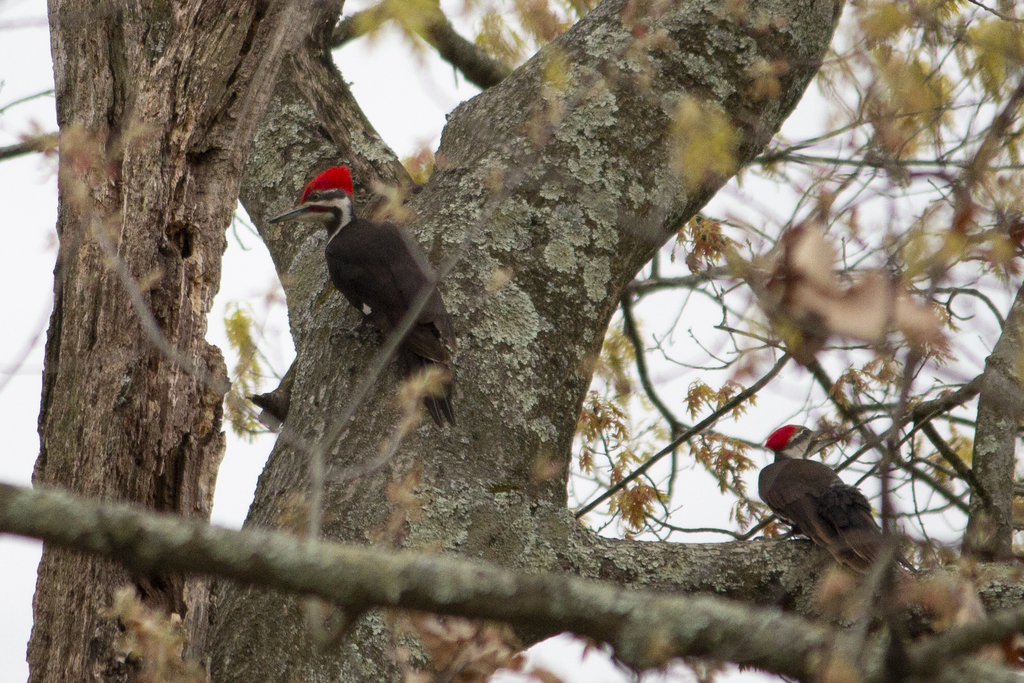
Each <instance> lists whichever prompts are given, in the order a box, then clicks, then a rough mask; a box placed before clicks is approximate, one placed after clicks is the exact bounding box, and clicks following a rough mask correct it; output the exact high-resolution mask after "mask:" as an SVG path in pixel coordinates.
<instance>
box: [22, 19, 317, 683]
mask: <svg viewBox="0 0 1024 683" xmlns="http://www.w3.org/2000/svg"><path fill="white" fill-rule="evenodd" d="M296 8H297V9H292V8H289V6H288V4H287V3H278V4H277V5H272V6H266V5H261V4H259V3H242V5H239V4H238V3H230V2H200V1H199V0H194V1H192V2H188V3H180V4H179V3H173V4H167V3H141V4H136V3H117V2H110V3H104V4H101V5H97V4H96V3H95V2H92V1H83V0H51V1H50V3H49V15H50V26H51V47H52V53H53V62H54V76H55V78H54V81H55V84H56V99H57V121H58V124H59V125H60V176H59V213H58V222H57V233H58V236H59V238H60V248H59V253H58V259H57V267H56V272H55V284H54V295H55V296H54V310H53V314H52V317H51V320H50V328H49V333H48V336H47V344H46V356H45V368H44V375H43V395H42V405H41V409H40V416H39V434H40V455H39V459H38V461H37V463H36V468H35V473H34V481H35V482H36V484H37V485H50V486H60V487H64V488H68V489H70V490H72V491H76V492H79V493H82V494H85V495H88V496H92V497H95V498H101V499H114V500H125V501H132V502H135V503H140V504H142V505H145V506H146V507H149V508H152V509H154V510H161V511H169V512H175V513H178V514H181V515H185V516H189V517H200V518H204V519H205V518H208V517H209V513H210V507H211V504H212V502H213V487H214V481H215V477H216V472H217V467H218V465H219V464H220V460H221V457H222V455H223V451H224V435H223V433H222V432H221V414H222V400H223V395H224V393H225V391H226V388H227V382H226V380H227V376H226V369H225V366H224V361H223V358H222V356H221V353H220V351H219V350H218V349H217V348H216V347H213V346H210V345H209V344H207V343H206V341H205V336H206V321H207V315H208V314H209V311H210V306H211V304H212V302H213V298H214V295H215V294H216V292H217V289H218V287H219V283H220V268H221V257H222V255H223V252H224V248H225V229H226V228H227V226H228V223H229V220H230V217H231V213H232V211H233V210H234V208H235V203H236V198H237V193H238V186H239V182H240V176H241V169H242V164H243V162H244V160H245V157H246V155H247V152H248V148H249V145H250V143H251V139H252V137H253V135H254V133H255V127H256V124H257V123H258V121H259V117H260V116H261V114H262V111H263V109H264V108H265V106H266V102H267V100H268V97H269V95H270V88H269V87H268V85H267V83H268V81H269V82H270V83H272V82H273V81H274V80H275V78H276V72H277V69H278V67H279V64H280V61H281V58H282V53H283V51H284V50H285V49H287V45H285V44H284V42H283V41H282V36H291V35H295V34H296V30H295V29H296V28H297V26H300V25H301V26H308V25H309V22H310V18H309V9H308V8H307V7H306V6H305V5H297V6H296ZM335 9H336V8H335ZM123 585H133V586H135V587H136V589H137V590H138V591H139V592H140V593H141V595H142V596H143V597H144V598H145V599H146V600H147V601H149V602H150V603H152V604H155V605H159V606H162V607H165V608H166V609H168V610H171V611H174V612H177V613H179V614H181V615H182V616H183V617H185V618H186V620H187V623H189V624H190V625H191V626H193V628H195V629H196V631H195V633H196V635H195V637H194V638H193V640H194V642H196V643H201V641H202V632H201V623H202V622H203V621H204V620H205V618H204V617H203V613H204V610H205V602H206V593H207V589H206V586H205V583H204V582H202V581H198V580H197V581H189V582H185V581H183V580H181V579H180V578H177V577H171V576H139V575H134V574H133V573H132V572H130V571H128V570H126V569H124V568H122V567H120V566H119V565H117V564H114V563H111V562H108V561H100V560H97V559H94V558H92V557H85V556H80V555H77V554H73V553H69V552H65V551H61V550H57V549H54V548H50V547H46V548H44V552H43V559H42V561H41V563H40V565H39V579H38V583H37V588H36V594H35V603H34V610H35V624H34V628H33V632H32V639H31V641H30V643H29V648H28V660H29V666H30V670H31V680H32V681H86V680H88V681H94V680H127V679H128V678H130V677H131V671H130V665H129V664H128V663H126V661H125V658H124V656H123V654H122V653H121V652H119V651H118V648H117V646H116V643H115V641H116V638H117V636H118V628H117V625H116V624H115V623H114V621H113V620H112V619H111V618H109V617H108V616H105V612H106V610H108V609H109V607H110V604H111V596H112V594H113V592H114V591H115V590H116V589H117V588H119V587H121V586H123Z"/></svg>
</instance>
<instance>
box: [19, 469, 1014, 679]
mask: <svg viewBox="0 0 1024 683" xmlns="http://www.w3.org/2000/svg"><path fill="white" fill-rule="evenodd" d="M0 530H2V531H5V532H8V533H16V534H20V535H24V536H31V537H34V538H41V539H43V540H44V541H46V542H47V543H51V544H54V545H58V546H61V547H64V548H69V549H74V550H79V551H83V552H88V553H94V554H100V555H103V556H106V557H109V558H112V559H116V560H117V561H119V562H122V563H124V564H126V565H128V566H131V567H133V568H135V569H137V570H142V571H152V572H156V571H160V572H167V571H176V572H198V573H203V574H211V575H216V576H220V577H225V578H229V579H233V580H236V581H240V582H243V583H247V584H255V585H259V586H264V587H269V588H275V589H277V590H281V591H286V592H290V593H296V594H300V595H317V596H320V597H322V598H325V599H327V600H330V601H332V602H333V603H334V604H336V605H338V606H339V607H342V608H349V609H353V610H356V611H362V610H365V609H367V608H368V607H377V606H381V607H397V608H404V609H416V610H426V611H431V612H437V613H439V614H450V615H457V616H463V617H469V618H482V619H495V620H499V621H504V622H507V623H510V624H513V625H522V626H529V627H532V628H534V629H536V628H538V627H541V628H543V629H544V630H545V631H547V632H550V633H557V632H561V631H563V630H570V631H573V632H574V633H577V634H580V635H583V636H588V637H591V638H595V639H597V640H599V641H602V642H606V643H608V644H610V645H611V646H612V647H613V648H614V650H615V654H616V656H617V657H618V658H619V659H620V660H621V661H623V662H625V663H626V664H628V665H629V666H631V667H633V668H635V669H647V668H652V667H657V666H662V665H664V664H665V663H667V662H668V661H669V660H670V659H672V658H674V657H681V656H702V657H713V658H715V659H721V660H726V661H731V662H735V663H737V664H741V665H746V666H756V667H758V668H762V669H765V670H767V671H772V672H775V673H778V674H781V675H784V676H792V677H795V678H799V679H801V680H811V679H814V678H816V677H817V676H818V674H819V673H820V672H819V666H820V662H821V661H822V654H823V652H825V650H826V648H827V647H828V644H829V643H830V642H831V641H832V640H833V639H834V638H835V635H836V633H837V632H835V631H834V630H832V629H829V628H826V627H823V626H821V625H818V624H814V623H812V622H810V621H808V620H806V619H803V618H801V617H797V616H793V615H788V614H784V613H782V612H780V611H778V610H775V609H764V608H756V607H744V606H740V605H737V604H736V603H733V602H730V601H727V600H722V599H719V598H713V597H696V598H694V597H682V596H668V595H665V594H663V593H656V592H652V591H643V590H637V591H628V592H625V591H623V590H622V589H621V588H619V587H618V586H614V587H613V586H608V585H605V584H602V583H600V582H594V581H586V580H583V579H577V578H573V577H569V576H566V575H561V574H525V573H520V572H512V571H508V570H506V569H501V568H498V567H496V566H494V565H490V564H485V563H481V562H475V561H470V560H462V559H454V558H452V557H447V556H437V555H423V554H420V553H412V552H394V551H387V550H383V549H381V548H361V547H354V546H346V545H342V544H339V543H316V542H310V541H306V540H301V539H298V538H296V537H295V536H293V535H290V534H286V533H280V532H266V531H253V530H247V531H229V530H226V529H218V528H216V527H212V526H209V525H207V524H205V523H202V522H197V521H191V520H186V519H183V518H181V517H176V516H172V515H158V514H154V513H149V512H145V511H142V510H140V509H138V508H133V507H131V506H128V505H123V504H111V503H97V502H94V501H91V500H89V499H86V498H81V497H77V496H72V495H70V494H68V493H64V492H60V491H54V490H47V491H35V490H32V489H29V488H22V487H18V486H11V485H8V484H0ZM1022 612H1024V610H1020V609H1018V610H1016V611H1014V612H1010V613H1007V614H1005V615H999V616H998V617H997V618H996V619H995V620H992V622H991V623H992V624H993V626H990V627H986V626H987V625H983V626H975V627H971V628H970V630H971V634H972V635H973V637H972V638H969V639H967V641H966V642H967V645H966V646H964V647H961V648H960V651H961V652H966V651H970V650H972V649H974V648H975V647H977V646H979V645H980V644H984V643H985V642H988V641H987V639H988V638H993V637H995V636H997V635H999V634H1001V633H1002V632H1003V631H1005V630H1006V629H1007V628H1010V627H1013V626H1017V625H1018V624H1019V623H1020V622H1021V620H1022V619H1024V615H1022V614H1021V613H1022ZM979 634H980V635H979ZM925 652H927V651H925ZM867 659H868V660H869V661H868V662H867V664H866V666H865V673H866V674H867V675H866V677H865V680H868V681H878V680H880V677H881V676H882V675H883V673H884V671H885V669H884V663H883V662H882V661H881V660H882V649H881V648H874V650H873V653H872V654H871V655H869V656H868V657H867ZM872 659H873V660H874V661H870V660H872ZM910 661H911V662H912V663H915V664H916V665H917V666H927V667H929V669H930V670H932V671H934V670H935V669H938V671H935V672H934V673H935V674H936V677H935V678H934V679H933V680H940V681H955V680H958V678H959V679H960V680H966V679H965V678H963V677H964V676H969V677H970V680H974V681H1010V680H1013V678H1012V674H1011V673H1010V672H1008V671H1006V670H1004V669H1000V668H996V667H983V666H980V665H977V664H972V663H964V662H956V663H954V662H949V663H945V662H944V663H942V664H938V665H937V664H936V661H935V659H934V658H928V657H918V658H911V659H910ZM947 662H948V660H947Z"/></svg>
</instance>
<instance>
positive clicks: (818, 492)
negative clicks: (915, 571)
mask: <svg viewBox="0 0 1024 683" xmlns="http://www.w3.org/2000/svg"><path fill="white" fill-rule="evenodd" d="M819 443H820V442H819V440H818V439H817V438H816V435H815V434H814V432H812V431H811V430H810V429H808V428H807V427H800V426H797V425H786V426H785V427H780V428H779V429H776V430H775V431H774V432H772V435H771V436H769V437H768V440H767V441H766V442H765V444H764V445H765V447H766V448H768V449H769V450H771V451H774V452H775V462H774V463H772V464H771V465H768V466H767V467H765V468H764V469H763V470H761V474H760V476H758V478H757V493H758V495H759V496H761V500H763V501H764V502H765V503H767V504H768V507H770V508H771V509H772V511H773V512H774V513H775V514H776V515H778V516H779V517H780V518H782V519H783V520H784V521H785V522H786V523H788V524H790V525H791V526H792V527H793V530H794V531H796V532H797V533H800V534H803V535H804V536H807V537H809V538H810V539H811V540H812V541H814V542H815V543H816V544H818V545H820V546H822V547H823V548H825V549H826V550H828V551H829V552H830V553H832V556H833V557H834V558H836V560H837V561H838V562H840V563H842V564H845V565H846V566H848V567H850V568H852V569H855V570H857V571H861V572H863V571H866V570H867V568H868V567H870V566H871V563H872V562H874V560H875V557H877V555H878V551H879V550H880V548H881V543H882V530H881V529H879V528H878V524H877V523H876V522H875V518H874V517H873V516H872V515H871V504H870V503H868V500H867V498H865V497H864V494H863V493H861V492H860V489H858V488H857V487H855V486H850V485H849V484H847V483H845V482H843V480H842V479H840V478H839V475H838V474H836V473H835V472H834V471H833V470H832V468H831V467H829V466H828V465H826V464H824V463H820V462H817V461H815V460H805V459H804V458H805V457H806V456H808V455H811V454H812V453H814V452H815V451H816V450H818V449H817V448H815V446H817V445H818V444H819ZM898 561H900V563H901V564H904V565H905V566H906V567H908V568H911V569H912V567H911V566H910V565H909V563H907V561H906V560H905V559H903V558H902V557H898Z"/></svg>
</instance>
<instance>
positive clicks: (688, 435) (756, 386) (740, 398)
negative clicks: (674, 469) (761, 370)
mask: <svg viewBox="0 0 1024 683" xmlns="http://www.w3.org/2000/svg"><path fill="white" fill-rule="evenodd" d="M789 359H790V356H789V354H784V355H783V356H782V358H780V359H779V360H778V362H776V363H775V365H774V366H773V367H772V369H771V370H769V371H768V373H767V374H766V375H765V376H764V377H762V378H761V379H759V380H757V381H756V382H754V383H753V384H751V385H750V386H749V387H747V388H746V389H744V390H743V391H741V392H740V393H738V394H736V396H734V397H733V398H732V399H730V400H729V401H727V402H726V403H725V404H724V405H723V406H722V407H721V408H719V409H718V410H716V411H715V412H713V413H711V414H710V415H708V416H707V417H706V418H704V419H703V420H701V421H700V422H698V423H697V424H696V425H694V426H693V427H691V428H690V429H687V430H686V431H685V432H683V433H682V434H680V435H679V436H678V437H676V438H675V439H673V440H672V442H671V443H669V444H668V445H667V446H665V447H664V448H662V449H661V450H660V451H658V452H657V453H655V454H654V455H652V456H651V457H650V458H649V459H648V460H647V462H645V463H644V464H642V465H640V466H639V467H637V468H636V469H635V470H633V471H632V472H630V473H629V474H627V475H626V476H625V477H623V478H622V479H621V480H620V481H619V482H618V483H616V484H615V485H614V486H612V487H611V488H609V489H608V490H607V491H605V492H604V493H602V494H601V495H600V496H598V497H597V498H595V499H594V500H593V501H591V502H589V503H587V504H586V505H583V506H582V507H580V508H579V509H578V510H577V511H576V515H575V516H576V519H580V518H581V517H583V515H585V514H587V513H588V512H590V511H591V510H593V509H594V508H595V507H597V506H598V505H600V504H601V503H603V502H604V501H606V500H608V499H609V498H611V497H612V496H614V495H615V494H616V493H618V492H619V491H621V490H622V489H623V488H625V486H626V485H627V484H629V483H630V482H632V481H633V480H634V479H636V478H637V477H639V476H640V475H641V474H643V473H644V472H646V471H647V470H649V469H650V468H651V467H652V466H653V465H654V464H655V463H656V462H658V461H659V460H661V459H662V458H663V457H665V456H666V455H668V454H669V453H671V452H672V451H674V450H675V449H676V448H678V447H679V446H680V445H681V444H683V443H685V442H686V441H689V440H690V439H692V438H693V437H694V436H696V435H698V434H700V433H701V432H703V431H704V430H705V429H707V428H708V427H710V426H711V425H713V424H715V423H716V422H718V420H719V419H721V417H722V416H723V415H725V414H726V413H728V412H729V411H730V410H733V409H734V408H736V407H737V406H739V405H741V404H742V403H743V402H744V401H746V400H747V399H748V398H750V397H751V396H753V395H754V394H756V393H757V392H759V391H760V390H761V389H763V388H764V387H765V385H767V384H768V383H769V382H771V381H772V380H773V379H775V376H776V375H778V374H779V372H781V371H782V368H784V367H785V366H786V364H787V363H788V362H789Z"/></svg>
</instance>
